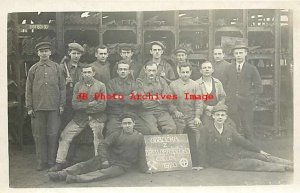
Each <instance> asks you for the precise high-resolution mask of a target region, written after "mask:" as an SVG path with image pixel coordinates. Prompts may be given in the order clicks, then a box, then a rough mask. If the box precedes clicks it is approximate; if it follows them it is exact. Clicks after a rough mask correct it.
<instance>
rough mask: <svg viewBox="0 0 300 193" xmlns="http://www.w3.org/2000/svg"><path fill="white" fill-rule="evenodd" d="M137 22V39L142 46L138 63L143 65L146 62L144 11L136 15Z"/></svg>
mask: <svg viewBox="0 0 300 193" xmlns="http://www.w3.org/2000/svg"><path fill="white" fill-rule="evenodd" d="M136 20H137V22H136V23H137V30H136V32H137V33H136V38H137V41H136V42H137V44H138V45H139V46H140V47H139V48H140V55H139V57H138V61H139V63H140V64H143V61H144V25H143V20H144V13H143V12H142V11H138V12H137V13H136Z"/></svg>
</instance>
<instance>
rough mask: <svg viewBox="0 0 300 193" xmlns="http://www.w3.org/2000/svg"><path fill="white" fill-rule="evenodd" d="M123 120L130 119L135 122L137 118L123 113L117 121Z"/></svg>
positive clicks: (131, 114) (134, 115)
mask: <svg viewBox="0 0 300 193" xmlns="http://www.w3.org/2000/svg"><path fill="white" fill-rule="evenodd" d="M125 118H131V119H132V120H133V121H135V120H136V118H137V116H136V114H134V113H131V112H127V113H123V114H121V115H120V116H119V121H120V122H122V121H123V119H125Z"/></svg>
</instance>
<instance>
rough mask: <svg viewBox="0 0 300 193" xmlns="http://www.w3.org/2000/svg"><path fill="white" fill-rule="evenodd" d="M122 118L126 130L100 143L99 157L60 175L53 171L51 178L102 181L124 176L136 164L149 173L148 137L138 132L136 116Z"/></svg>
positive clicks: (73, 181) (60, 172) (76, 165)
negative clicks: (146, 144)
mask: <svg viewBox="0 0 300 193" xmlns="http://www.w3.org/2000/svg"><path fill="white" fill-rule="evenodd" d="M119 119H120V122H121V127H122V130H119V131H118V132H114V133H112V134H111V135H109V136H108V137H107V138H105V140H104V141H102V142H101V143H100V145H99V156H97V157H94V158H92V159H90V160H88V161H86V162H81V163H78V164H75V165H73V166H71V167H68V168H66V169H64V170H62V171H59V172H49V173H48V175H49V178H50V179H51V180H54V181H64V180H65V181H66V182H67V183H76V182H77V183H79V182H80V183H84V182H92V181H100V180H104V179H107V178H113V177H117V176H120V175H122V174H124V173H126V172H127V171H128V170H129V169H130V168H131V167H133V166H135V165H139V168H140V170H141V171H142V172H148V166H147V162H146V156H145V141H144V137H143V135H142V134H141V133H139V132H137V131H136V130H134V128H135V115H134V114H132V113H126V114H122V115H121V116H120V118H119Z"/></svg>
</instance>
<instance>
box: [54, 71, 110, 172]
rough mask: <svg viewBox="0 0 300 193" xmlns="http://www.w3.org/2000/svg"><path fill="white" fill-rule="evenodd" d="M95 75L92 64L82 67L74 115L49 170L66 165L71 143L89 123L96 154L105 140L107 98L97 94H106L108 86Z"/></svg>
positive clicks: (75, 96) (61, 136) (58, 168)
mask: <svg viewBox="0 0 300 193" xmlns="http://www.w3.org/2000/svg"><path fill="white" fill-rule="evenodd" d="M94 75H95V70H94V69H93V67H92V66H85V67H83V68H82V80H80V81H79V82H77V83H76V85H75V87H74V94H73V99H72V105H73V109H74V111H75V113H74V117H73V119H72V120H71V121H70V122H69V123H68V125H67V126H66V128H65V129H64V130H63V132H62V133H61V135H60V139H59V147H58V151H57V157H56V164H55V166H54V167H52V168H50V169H49V171H59V170H61V169H63V168H65V167H66V157H67V154H68V150H69V147H70V143H71V142H72V140H73V139H74V137H76V136H77V135H78V134H79V133H80V132H81V131H82V130H83V129H84V128H85V127H86V126H87V125H89V126H90V128H91V129H92V131H93V135H94V151H95V156H97V155H98V145H99V143H100V142H101V140H103V135H102V131H103V128H104V123H105V121H106V114H105V112H104V110H105V107H106V100H98V98H97V97H96V96H97V94H99V93H102V94H103V95H106V87H105V85H104V84H103V83H102V82H100V81H98V80H96V79H94V78H93V76H94Z"/></svg>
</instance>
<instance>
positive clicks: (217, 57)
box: [213, 46, 230, 83]
mask: <svg viewBox="0 0 300 193" xmlns="http://www.w3.org/2000/svg"><path fill="white" fill-rule="evenodd" d="M213 54H214V55H213V56H214V64H213V66H214V73H213V77H215V78H217V79H219V80H220V81H221V82H222V83H224V82H223V81H224V71H225V69H226V68H227V67H228V66H230V63H229V62H227V61H226V60H224V56H225V53H224V51H223V48H222V47H221V46H216V47H215V48H214V50H213Z"/></svg>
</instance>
